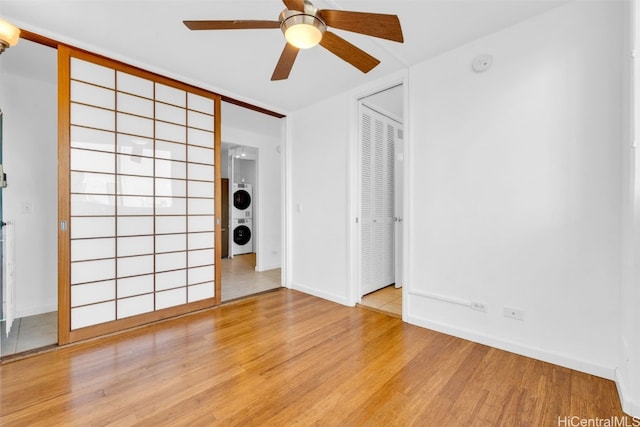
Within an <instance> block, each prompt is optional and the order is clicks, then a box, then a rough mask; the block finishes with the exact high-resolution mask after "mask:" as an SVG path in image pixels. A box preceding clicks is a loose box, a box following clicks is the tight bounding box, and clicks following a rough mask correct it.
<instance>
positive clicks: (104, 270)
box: [71, 259, 116, 285]
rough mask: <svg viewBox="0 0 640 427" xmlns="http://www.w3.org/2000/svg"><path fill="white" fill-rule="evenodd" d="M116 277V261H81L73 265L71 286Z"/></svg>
mask: <svg viewBox="0 0 640 427" xmlns="http://www.w3.org/2000/svg"><path fill="white" fill-rule="evenodd" d="M114 277H116V262H115V260H114V259H104V260H98V261H79V262H72V263H71V284H72V285H75V284H79V283H86V282H97V281H100V280H108V279H113V278H114Z"/></svg>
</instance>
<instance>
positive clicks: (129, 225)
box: [118, 216, 154, 236]
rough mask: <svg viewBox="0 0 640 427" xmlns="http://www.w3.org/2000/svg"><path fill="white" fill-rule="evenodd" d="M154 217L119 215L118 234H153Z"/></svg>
mask: <svg viewBox="0 0 640 427" xmlns="http://www.w3.org/2000/svg"><path fill="white" fill-rule="evenodd" d="M153 226H154V224H153V217H152V216H146V217H123V216H121V217H118V236H132V235H142V234H153Z"/></svg>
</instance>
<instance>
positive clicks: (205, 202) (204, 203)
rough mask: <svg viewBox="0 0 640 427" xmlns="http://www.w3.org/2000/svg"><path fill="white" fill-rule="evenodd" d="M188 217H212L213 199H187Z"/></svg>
mask: <svg viewBox="0 0 640 427" xmlns="http://www.w3.org/2000/svg"><path fill="white" fill-rule="evenodd" d="M188 205H189V215H213V214H214V213H215V212H214V209H215V206H214V202H213V199H189V202H188Z"/></svg>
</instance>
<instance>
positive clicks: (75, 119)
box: [71, 103, 116, 131]
mask: <svg viewBox="0 0 640 427" xmlns="http://www.w3.org/2000/svg"><path fill="white" fill-rule="evenodd" d="M71 124H72V125H79V126H86V127H91V128H96V129H104V130H109V131H113V130H115V124H116V116H115V113H114V112H113V111H109V110H103V109H102V108H96V107H89V106H87V105H80V104H75V103H71Z"/></svg>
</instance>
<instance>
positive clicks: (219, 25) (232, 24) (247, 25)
mask: <svg viewBox="0 0 640 427" xmlns="http://www.w3.org/2000/svg"><path fill="white" fill-rule="evenodd" d="M182 22H184V25H186V26H187V28H189V29H190V30H255V29H261V28H280V22H278V21H251V20H243V19H237V20H233V21H182Z"/></svg>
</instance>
